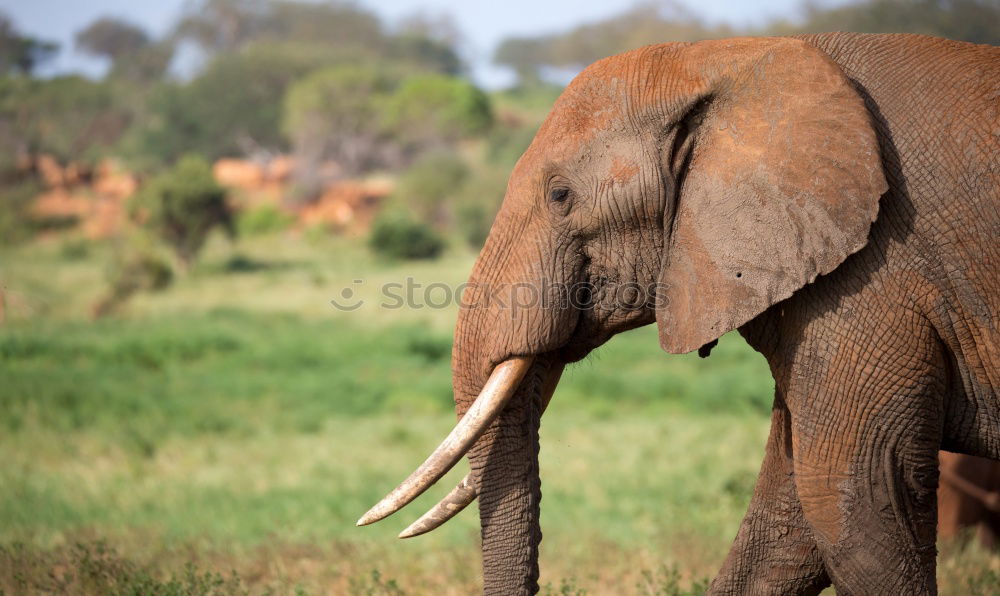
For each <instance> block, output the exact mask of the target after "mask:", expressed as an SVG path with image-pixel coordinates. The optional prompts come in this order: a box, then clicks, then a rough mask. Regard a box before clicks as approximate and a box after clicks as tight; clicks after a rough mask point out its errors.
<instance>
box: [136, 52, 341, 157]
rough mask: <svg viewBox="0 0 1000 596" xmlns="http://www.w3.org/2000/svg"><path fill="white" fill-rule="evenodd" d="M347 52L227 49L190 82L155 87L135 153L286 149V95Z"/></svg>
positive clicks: (246, 152) (216, 153)
mask: <svg viewBox="0 0 1000 596" xmlns="http://www.w3.org/2000/svg"><path fill="white" fill-rule="evenodd" d="M341 59H346V58H342V57H339V56H337V55H335V54H333V53H331V51H330V50H328V49H323V48H316V47H310V46H305V45H300V44H258V45H254V46H250V47H248V48H246V49H245V50H243V51H241V52H239V53H235V54H225V55H222V56H219V57H218V58H217V59H215V60H213V61H212V62H211V63H210V64H209V65H208V67H207V68H206V69H205V70H204V71H203V72H202V73H200V74H199V75H198V76H197V77H195V78H194V79H192V80H191V81H190V82H188V83H186V84H185V83H177V82H167V83H163V84H161V85H159V86H158V87H156V88H155V89H153V90H152V91H151V93H150V97H149V100H148V105H147V110H148V116H147V118H145V119H144V120H143V122H141V123H140V125H139V126H138V127H137V128H136V129H135V130H133V131H131V136H132V138H131V139H130V142H129V144H128V150H129V151H128V153H130V154H132V155H134V156H137V157H138V158H139V159H137V161H140V162H145V163H147V164H154V165H155V164H162V163H171V162H173V161H175V160H177V159H178V158H179V157H180V156H182V155H184V154H185V153H189V152H194V153H199V154H202V155H204V156H205V157H206V158H208V159H210V160H214V159H217V158H219V157H223V156H238V155H249V154H254V153H267V152H274V151H283V150H285V149H286V148H287V147H288V145H287V143H286V142H285V138H284V136H283V135H282V130H281V118H282V98H283V97H284V95H285V93H286V91H287V89H288V87H289V86H290V85H291V84H292V83H293V82H294V81H296V80H297V79H299V78H301V77H302V76H304V75H305V74H306V73H308V72H310V71H312V70H314V69H315V68H317V67H319V66H320V65H321V64H324V63H328V62H330V61H336V60H341Z"/></svg>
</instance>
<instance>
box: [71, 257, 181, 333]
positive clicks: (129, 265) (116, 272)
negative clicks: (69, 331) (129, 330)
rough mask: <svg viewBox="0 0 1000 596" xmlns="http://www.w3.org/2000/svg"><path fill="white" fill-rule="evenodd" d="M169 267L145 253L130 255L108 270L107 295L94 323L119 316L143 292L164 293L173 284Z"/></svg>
mask: <svg viewBox="0 0 1000 596" xmlns="http://www.w3.org/2000/svg"><path fill="white" fill-rule="evenodd" d="M173 278H174V272H173V270H172V269H171V268H170V265H169V264H168V263H167V262H166V261H164V260H163V259H161V258H160V257H158V256H157V255H155V254H153V253H151V252H147V251H144V250H137V251H133V252H130V253H127V256H125V257H124V258H120V259H118V260H116V261H115V262H114V263H112V265H111V267H110V269H109V270H108V291H107V293H106V294H105V295H104V296H103V297H101V298H100V299H99V300H98V301H97V302H96V303H94V306H93V309H92V312H91V314H92V315H93V317H94V318H95V319H99V318H102V317H106V316H108V315H112V314H114V313H116V312H118V311H119V310H120V309H121V307H122V306H124V305H125V303H126V302H128V300H129V298H131V297H132V296H133V295H135V294H136V293H137V292H140V291H147V292H150V291H157V290H162V289H164V288H166V287H167V286H169V285H170V283H171V282H172V281H173Z"/></svg>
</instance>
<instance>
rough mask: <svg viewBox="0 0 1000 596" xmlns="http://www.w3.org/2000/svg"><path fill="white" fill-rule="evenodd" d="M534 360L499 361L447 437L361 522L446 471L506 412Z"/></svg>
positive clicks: (392, 508) (383, 513)
mask: <svg viewBox="0 0 1000 596" xmlns="http://www.w3.org/2000/svg"><path fill="white" fill-rule="evenodd" d="M532 362H534V357H533V356H517V357H514V358H511V359H509V360H505V361H503V362H501V363H500V364H498V365H497V366H496V368H494V369H493V373H492V374H490V378H489V380H487V381H486V384H485V385H484V386H483V390H482V391H481V392H480V393H479V397H477V398H476V401H475V402H473V404H472V407H470V408H469V410H468V411H467V412H466V413H465V416H462V419H461V420H459V421H458V424H456V425H455V428H453V429H452V431H451V433H449V434H448V436H447V437H446V438H445V440H444V441H442V442H441V444H440V445H438V448H437V449H435V450H434V452H433V453H431V455H430V456H429V457H428V458H427V459H426V460H425V461H424V463H422V464H420V467H419V468H417V469H416V470H414V471H413V473H412V474H410V476H409V477H408V478H407V479H406V480H404V481H403V482H402V484H400V485H399V486H397V487H396V488H395V489H393V490H392V492H390V493H389V494H388V495H386V496H385V497H384V498H383V499H382V500H381V501H379V502H378V503H376V504H375V506H374V507H372V508H371V509H369V510H368V513H365V514H364V515H363V516H361V519H359V520H358V525H359V526H366V525H368V524H370V523H374V522H377V521H379V520H380V519H385V518H386V517H388V516H390V515H392V514H393V513H395V512H397V511H399V510H400V509H402V508H403V507H404V506H406V504H407V503H409V502H410V501H412V500H413V499H415V498H417V497H418V496H420V494H421V493H423V492H424V491H425V490H427V489H428V488H429V487H430V486H431V485H432V484H434V483H435V482H437V481H438V480H439V479H440V478H441V477H442V476H444V475H445V474H447V473H448V470H450V469H451V468H452V466H454V465H455V463H456V462H458V460H460V459H462V456H463V455H465V452H466V451H468V450H469V448H471V447H472V445H473V443H475V442H476V440H477V439H479V437H480V436H481V435H482V434H483V432H485V431H486V429H487V428H488V427H489V425H490V424H491V423H492V422H493V420H494V419H495V418H496V417H497V416H498V415H499V414H500V412H501V411H503V409H504V406H506V405H507V402H508V401H510V398H511V397H513V396H514V393H515V392H516V391H517V387H518V385H520V383H521V379H523V378H524V375H525V373H527V372H528V369H529V368H531V364H532Z"/></svg>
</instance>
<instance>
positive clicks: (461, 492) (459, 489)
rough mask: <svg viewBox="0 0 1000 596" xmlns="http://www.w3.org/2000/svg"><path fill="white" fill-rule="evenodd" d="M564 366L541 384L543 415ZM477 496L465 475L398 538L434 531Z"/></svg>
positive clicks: (473, 486) (558, 368) (476, 489)
mask: <svg viewBox="0 0 1000 596" xmlns="http://www.w3.org/2000/svg"><path fill="white" fill-rule="evenodd" d="M564 366H565V365H564V364H555V365H553V368H552V370H550V371H549V374H548V375H546V377H545V382H544V383H543V384H542V413H543V414H544V413H545V410H546V409H547V408H548V407H549V402H551V401H552V394H553V393H555V391H556V387H557V386H558V385H559V378H560V377H562V372H563V367H564ZM478 496H479V489H478V488H476V485H475V484H474V483H473V482H472V474H466V475H465V478H462V481H461V482H459V483H458V486H456V487H455V488H453V489H451V492H450V493H448V494H447V496H445V498H443V499H441V500H440V501H438V504H437V505H435V506H434V507H432V508H431V509H430V511H428V512H427V513H425V514H423V515H421V516H420V518H419V519H418V520H417V521H415V522H413V523H412V524H410V525H409V526H408V527H407V528H406V529H405V530H403V531H402V532H400V533H399V537H400V538H413V537H414V536H420V535H421V534H426V533H427V532H430V531H432V530H436V529H437V528H439V527H441V526H442V525H444V523H445V522H447V521H448V520H449V519H451V518H453V517H455V516H456V515H458V514H459V513H461V511H462V510H463V509H465V508H466V507H468V506H469V504H470V503H472V502H473V501H475V500H476V497H478Z"/></svg>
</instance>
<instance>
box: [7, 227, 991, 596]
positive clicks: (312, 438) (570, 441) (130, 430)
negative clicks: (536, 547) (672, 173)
mask: <svg viewBox="0 0 1000 596" xmlns="http://www.w3.org/2000/svg"><path fill="white" fill-rule="evenodd" d="M358 244H359V243H358V242H357V241H356V240H351V239H329V238H315V237H310V236H309V235H304V236H294V235H288V234H280V235H275V236H270V237H266V238H258V239H253V240H250V241H241V243H240V244H239V245H237V246H235V247H233V246H229V245H226V244H225V243H223V242H221V241H219V242H217V243H213V244H212V245H211V246H210V249H209V251H208V253H207V254H206V256H205V258H204V259H203V261H202V263H201V264H200V265H199V266H198V267H196V268H195V269H194V270H193V271H192V272H191V273H190V274H189V275H187V276H185V277H183V278H181V279H179V280H178V281H177V282H176V283H175V285H174V286H173V287H171V288H170V289H168V290H167V291H165V292H162V293H156V294H147V295H140V296H138V297H137V298H136V299H135V300H134V301H133V302H132V303H130V305H129V306H128V308H127V309H126V311H125V312H124V313H123V314H122V315H120V316H119V317H117V318H110V319H104V320H101V321H97V322H93V321H90V320H89V319H88V317H87V312H88V308H89V305H90V304H92V303H93V301H94V300H95V299H96V298H97V297H98V296H99V295H100V293H101V291H102V284H103V281H102V280H103V277H102V276H103V267H104V266H103V263H104V262H106V261H107V259H108V254H109V251H111V250H113V248H112V247H101V246H96V245H95V246H90V247H88V248H86V249H80V248H79V246H77V245H73V244H69V243H68V241H61V240H48V241H39V242H36V243H34V244H31V245H28V246H25V247H21V248H19V249H16V250H15V249H7V250H5V252H3V253H0V281H2V285H3V287H4V288H5V290H6V294H5V295H6V317H7V321H6V323H5V325H4V326H3V327H0V590H2V591H3V593H10V594H18V593H35V592H43V591H51V592H58V593H63V592H68V593H88V594H89V593H134V594H148V593H159V594H192V593H222V594H228V593H245V592H250V593H253V594H257V593H267V592H271V593H277V594H284V593H294V592H296V591H298V592H301V593H309V594H326V593H332V594H342V593H348V594H399V593H407V594H425V593H426V594H466V593H470V592H474V591H475V590H476V589H477V586H478V585H479V561H478V550H477V540H478V520H477V519H476V515H475V512H474V511H472V510H470V511H467V512H465V513H463V514H462V515H461V516H459V517H458V518H457V519H456V520H454V521H453V522H452V523H450V524H448V525H447V526H445V527H444V528H442V529H441V530H439V531H437V532H435V533H433V534H431V535H428V536H424V537H420V538H417V539H413V540H409V541H399V540H397V539H396V538H395V535H396V533H397V532H398V531H399V530H400V529H402V528H403V527H405V525H406V524H407V523H409V521H411V520H412V519H414V518H415V517H416V516H417V515H419V514H420V513H422V512H423V511H424V510H425V509H426V507H428V506H430V505H431V504H432V503H433V502H434V501H435V500H436V499H437V498H439V497H440V496H442V495H443V494H444V493H445V492H446V491H447V490H448V489H450V487H451V486H453V485H454V482H456V481H457V480H458V478H460V477H461V475H462V474H464V473H465V471H466V468H465V466H464V464H463V465H462V466H460V467H459V469H456V470H454V471H453V472H452V473H451V474H450V475H449V476H448V477H447V478H446V479H445V480H444V481H442V483H440V484H439V485H438V486H437V487H435V488H434V489H433V490H432V491H430V494H427V495H424V496H423V497H421V498H420V499H419V500H418V501H417V502H416V503H414V504H413V505H411V506H410V507H408V508H407V509H405V510H404V511H403V512H401V513H399V514H397V515H395V516H393V517H392V518H390V519H388V520H386V521H384V522H382V523H380V524H376V525H374V526H371V527H366V528H356V527H355V526H354V521H355V520H356V519H357V517H358V516H359V515H360V514H361V513H363V512H364V511H365V510H366V509H367V508H368V507H369V506H370V505H371V504H373V503H374V502H375V501H376V500H377V499H378V498H380V497H381V496H382V495H383V494H384V493H385V492H386V491H387V490H388V489H390V488H392V487H393V486H395V484H396V482H398V481H399V480H400V479H401V478H402V477H403V476H404V475H405V474H406V473H408V472H409V471H410V470H411V469H412V468H413V466H415V465H416V464H418V463H419V462H420V461H422V459H423V457H424V456H425V455H426V454H427V453H428V452H429V451H430V450H431V449H432V448H433V447H434V446H435V445H436V444H437V442H438V441H439V440H440V438H441V437H443V436H444V434H445V433H446V432H447V431H448V429H449V428H450V427H451V425H452V423H453V421H454V416H453V414H452V410H451V392H450V379H449V358H450V347H451V339H450V332H451V326H452V324H453V322H454V317H455V310H454V309H453V308H447V309H441V310H435V309H429V308H422V309H410V310H391V311H390V310H384V309H381V308H379V307H378V302H379V297H378V287H379V285H380V284H382V283H385V282H391V281H399V280H402V279H404V278H406V277H407V276H410V277H412V278H413V279H415V280H417V281H418V282H421V283H424V284H427V283H431V282H437V281H441V282H445V283H448V284H451V285H452V286H454V285H455V284H457V283H459V282H461V281H462V280H463V279H464V278H465V276H466V274H467V273H468V271H469V269H470V268H471V264H472V260H473V256H472V255H470V254H467V253H461V252H454V253H449V254H447V255H446V256H445V257H444V258H442V259H441V260H439V261H436V262H430V263H418V264H392V263H385V262H380V261H378V260H376V259H374V258H373V257H371V256H369V255H368V254H367V253H366V252H365V251H364V250H363V249H360V248H358V247H357V245H358ZM355 279H364V280H365V282H364V283H363V284H353V280H355ZM348 286H350V287H352V288H355V289H356V290H357V295H359V296H360V297H362V298H364V299H365V300H366V301H367V303H366V305H365V306H364V307H362V308H361V309H359V310H358V311H356V312H352V313H345V312H341V311H338V310H336V309H334V308H333V307H332V306H331V305H330V300H331V298H335V297H337V296H338V295H339V293H340V292H341V290H342V288H344V287H348ZM772 390H773V385H772V383H771V380H770V376H769V374H768V372H767V367H766V365H765V363H764V361H763V359H762V358H761V357H760V356H759V355H758V354H756V353H754V352H752V351H751V350H750V349H749V348H748V347H747V346H746V345H745V344H744V343H743V342H742V340H741V339H740V338H739V337H738V336H735V335H730V336H727V337H726V338H724V340H723V341H722V342H721V344H720V346H719V347H718V348H717V349H716V351H715V352H714V353H713V355H712V357H711V358H709V359H705V360H701V359H699V358H697V357H696V356H691V355H689V356H680V357H678V356H668V355H666V354H664V353H662V352H661V351H660V350H659V348H658V345H657V341H656V334H655V330H654V329H651V328H645V329H640V330H637V331H634V332H630V333H627V334H624V335H622V336H619V337H617V338H615V339H614V340H613V341H612V342H610V343H609V344H608V345H607V346H605V347H603V348H601V349H600V350H599V351H598V352H597V353H595V354H594V355H593V356H592V357H590V358H588V359H587V360H586V361H584V362H582V363H580V364H577V365H575V366H573V367H572V368H571V369H569V371H568V372H567V374H566V375H565V377H564V381H563V383H562V384H561V385H560V387H559V390H558V391H557V393H556V395H555V398H554V399H553V402H552V405H551V407H550V408H549V410H548V412H547V413H546V416H545V418H544V420H543V423H542V452H541V460H542V461H541V465H542V478H543V502H542V516H543V530H544V532H545V538H544V540H543V543H542V583H543V584H544V585H545V586H546V591H547V592H548V593H556V594H575V593H580V592H583V591H585V592H587V593H591V594H605V593H609V594H611V593H613V594H623V593H638V594H679V593H684V592H685V591H687V590H693V591H696V592H697V591H699V590H700V589H702V588H703V587H704V581H705V580H706V578H708V577H710V576H711V575H712V574H713V573H715V571H716V570H717V568H718V566H719V564H720V563H721V561H722V558H723V557H724V556H725V553H726V551H727V550H728V547H729V544H730V542H731V540H732V537H733V536H734V535H735V532H736V528H737V525H738V523H739V520H740V518H741V516H742V513H743V511H744V510H745V508H746V504H747V502H748V500H749V497H750V494H751V492H752V490H753V485H754V480H755V477H756V471H757V468H758V466H759V463H760V460H761V457H762V453H763V446H764V441H765V438H766V434H767V427H768V418H767V412H768V409H769V404H770V401H771V392H772ZM940 569H941V579H940V582H941V586H942V591H943V592H946V593H954V594H966V593H973V592H976V591H979V592H981V593H988V591H989V589H990V583H991V582H994V584H993V585H995V582H996V581H997V580H998V579H1000V576H998V575H997V573H998V570H1000V557H997V556H996V555H991V554H989V553H985V552H983V551H981V550H979V549H977V548H975V547H968V548H961V547H958V546H949V547H947V548H946V549H945V550H944V555H943V556H942V558H941V563H940Z"/></svg>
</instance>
